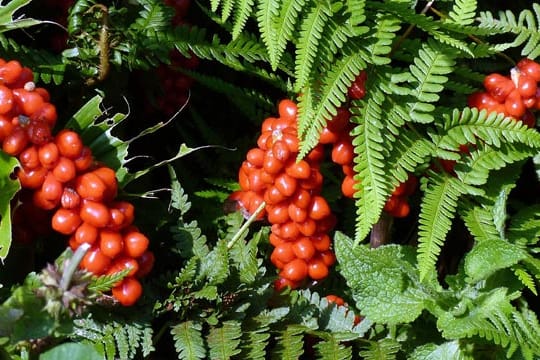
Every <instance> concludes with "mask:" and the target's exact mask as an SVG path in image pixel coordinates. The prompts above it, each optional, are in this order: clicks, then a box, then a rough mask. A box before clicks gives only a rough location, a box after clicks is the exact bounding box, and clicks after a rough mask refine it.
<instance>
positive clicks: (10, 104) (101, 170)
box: [0, 59, 154, 305]
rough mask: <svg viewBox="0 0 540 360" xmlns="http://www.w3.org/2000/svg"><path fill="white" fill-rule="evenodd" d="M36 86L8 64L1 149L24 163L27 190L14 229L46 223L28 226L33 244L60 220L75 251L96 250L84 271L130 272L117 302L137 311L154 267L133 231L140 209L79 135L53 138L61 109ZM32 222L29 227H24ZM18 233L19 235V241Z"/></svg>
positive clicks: (143, 240)
mask: <svg viewBox="0 0 540 360" xmlns="http://www.w3.org/2000/svg"><path fill="white" fill-rule="evenodd" d="M32 79H33V74H32V71H31V70H30V69H29V68H26V67H22V66H21V64H20V63H19V62H18V61H14V60H11V61H8V62H6V61H4V60H1V59H0V141H1V143H2V150H3V151H4V152H5V153H7V154H9V155H12V156H16V157H18V159H19V162H20V167H19V168H18V169H17V171H16V176H17V178H18V179H19V181H20V184H21V187H22V188H23V195H21V196H20V197H19V200H20V201H21V202H22V205H20V206H18V207H17V208H16V209H15V212H14V225H20V224H22V225H25V226H26V225H28V224H29V223H31V222H33V219H34V216H36V219H41V220H42V221H41V222H40V221H36V222H35V223H36V225H31V226H28V229H29V231H30V234H28V232H27V234H26V238H24V239H25V240H27V238H28V235H32V233H33V234H39V233H42V232H43V231H45V230H43V228H42V223H43V220H44V219H47V218H48V216H49V215H52V217H51V220H50V226H51V227H52V229H53V230H55V231H57V232H59V233H61V234H64V235H69V236H70V239H69V245H70V246H71V248H73V249H76V248H78V247H79V246H80V245H81V244H83V243H87V244H90V245H91V248H90V249H89V251H88V252H87V253H86V255H85V257H84V258H83V260H82V262H81V264H80V266H81V267H82V268H83V269H86V270H88V271H90V272H92V273H93V274H95V275H101V274H112V273H117V272H120V271H122V270H124V269H129V273H128V276H127V277H125V278H124V279H123V280H122V282H121V283H120V284H117V286H115V287H114V288H113V289H112V294H113V296H114V297H115V298H116V299H117V300H118V301H119V302H120V303H121V304H123V305H132V304H133V303H135V301H136V300H137V299H138V298H139V297H140V295H141V293H142V287H141V284H140V283H139V281H138V278H140V277H142V276H144V275H146V274H147V273H148V272H149V271H150V269H151V268H152V265H153V262H154V256H153V254H152V253H151V252H150V251H149V250H148V245H149V240H148V238H147V237H146V236H145V235H143V234H142V233H141V232H139V231H138V230H137V228H136V227H135V226H133V225H132V222H133V219H134V207H133V205H132V204H131V203H129V202H127V201H121V200H116V199H115V198H116V195H117V190H118V183H117V179H116V174H115V171H114V170H113V169H111V168H109V167H107V166H104V165H102V164H99V163H98V162H96V161H94V158H93V156H92V152H91V150H90V148H89V147H87V146H84V144H83V142H82V140H81V138H80V136H79V135H78V134H77V133H76V132H74V131H72V130H68V129H64V130H61V131H60V132H58V134H56V135H53V134H52V128H53V127H54V125H55V123H56V119H57V114H56V108H55V107H54V105H52V104H51V103H50V102H49V94H48V92H47V91H46V90H45V89H43V88H38V87H36V86H35V84H34V83H33V82H32ZM25 215H28V220H26V221H24V220H16V219H21V218H23V217H25ZM18 233H20V231H18V230H16V229H15V230H14V236H15V238H16V239H17V234H18ZM126 271H127V270H126Z"/></svg>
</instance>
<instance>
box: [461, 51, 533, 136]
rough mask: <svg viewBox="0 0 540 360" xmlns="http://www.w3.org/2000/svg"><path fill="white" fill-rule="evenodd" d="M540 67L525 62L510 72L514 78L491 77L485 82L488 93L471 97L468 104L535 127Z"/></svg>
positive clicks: (477, 93)
mask: <svg viewBox="0 0 540 360" xmlns="http://www.w3.org/2000/svg"><path fill="white" fill-rule="evenodd" d="M539 81H540V64H538V63H536V62H534V61H533V60H530V59H526V58H525V59H522V60H521V61H519V62H518V64H517V65H516V66H515V67H514V68H512V69H511V70H510V76H503V75H500V74H496V73H494V74H490V75H488V76H486V78H485V79H484V88H485V89H486V91H485V92H475V93H473V94H471V95H470V96H469V98H468V105H469V106H470V107H476V108H479V109H481V110H482V109H486V110H487V111H488V112H492V111H495V112H498V113H503V114H505V115H506V116H508V117H512V118H514V119H516V120H521V121H522V122H523V123H524V124H525V125H527V126H529V127H531V128H532V127H534V126H535V125H536V117H535V116H534V114H533V113H532V111H533V110H538V109H540V91H539V88H538V82H539Z"/></svg>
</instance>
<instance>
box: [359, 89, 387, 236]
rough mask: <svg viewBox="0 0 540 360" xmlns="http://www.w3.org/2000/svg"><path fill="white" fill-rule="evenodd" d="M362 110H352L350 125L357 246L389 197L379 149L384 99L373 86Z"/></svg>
mask: <svg viewBox="0 0 540 360" xmlns="http://www.w3.org/2000/svg"><path fill="white" fill-rule="evenodd" d="M370 88H371V89H372V91H370V92H369V94H368V96H367V98H366V99H365V104H362V105H364V107H363V108H359V107H357V106H358V105H360V106H361V103H360V102H358V105H356V104H355V103H353V105H355V106H354V107H352V108H351V113H352V114H353V116H352V117H351V121H352V122H354V123H356V125H355V128H354V130H353V131H352V136H353V146H354V151H355V154H357V156H356V157H355V163H356V164H355V166H354V170H355V172H356V176H355V180H356V181H357V182H359V183H360V186H359V189H358V190H359V191H357V192H356V195H355V196H356V197H357V199H356V208H357V222H356V239H355V240H356V243H359V242H360V241H362V240H363V239H364V238H365V237H366V236H367V234H368V233H369V231H370V229H371V226H372V225H373V224H375V223H376V222H377V220H378V218H379V215H380V213H381V211H382V208H383V206H384V203H385V202H386V198H387V196H388V195H389V194H390V188H389V187H390V185H389V184H388V180H387V179H388V177H387V175H386V174H385V171H384V158H385V156H384V155H385V149H384V148H383V146H382V142H383V139H382V129H383V127H384V124H383V122H382V119H383V115H382V108H381V104H382V102H383V99H384V95H383V94H382V92H381V91H380V90H378V89H377V87H376V85H375V86H373V85H372V86H371V87H370Z"/></svg>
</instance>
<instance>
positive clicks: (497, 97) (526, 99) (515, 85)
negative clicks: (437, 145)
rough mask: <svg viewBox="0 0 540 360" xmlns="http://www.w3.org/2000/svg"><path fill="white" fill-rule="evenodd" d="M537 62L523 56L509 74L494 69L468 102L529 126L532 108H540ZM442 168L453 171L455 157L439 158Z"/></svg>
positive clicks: (463, 148)
mask: <svg viewBox="0 0 540 360" xmlns="http://www.w3.org/2000/svg"><path fill="white" fill-rule="evenodd" d="M539 81H540V64H538V63H536V62H534V61H533V60H530V59H527V58H525V59H522V60H521V61H519V62H518V64H517V65H516V66H515V67H514V68H512V69H511V70H510V75H509V76H504V75H501V74H497V73H493V74H489V75H488V76H486V77H485V79H484V89H485V90H486V91H478V92H474V93H472V94H471V95H469V97H468V99H467V105H468V106H470V107H473V108H478V109H480V110H486V111H487V112H497V113H502V114H504V115H505V116H507V117H511V118H513V119H515V120H516V121H518V120H520V121H521V122H522V123H523V124H525V125H526V126H528V127H530V128H534V127H535V126H536V116H535V115H534V113H533V111H534V110H538V109H540V88H539V87H538V82H539ZM471 146H473V145H470V144H462V145H460V147H459V152H460V153H462V154H468V153H469V152H470V150H471V148H470V147H471ZM438 162H439V163H440V165H441V166H442V168H443V169H444V170H445V171H446V172H448V173H450V174H455V172H454V167H455V165H456V161H455V160H447V159H439V160H438Z"/></svg>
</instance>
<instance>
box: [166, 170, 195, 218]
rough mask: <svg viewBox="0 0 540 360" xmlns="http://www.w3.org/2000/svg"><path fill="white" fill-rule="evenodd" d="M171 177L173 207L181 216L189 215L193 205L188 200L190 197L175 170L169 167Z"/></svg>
mask: <svg viewBox="0 0 540 360" xmlns="http://www.w3.org/2000/svg"><path fill="white" fill-rule="evenodd" d="M168 169H169V176H170V177H171V206H172V207H173V208H174V209H176V210H179V211H180V216H181V217H182V216H184V215H185V214H187V212H188V211H189V209H191V203H190V202H189V200H188V196H187V194H186V193H185V191H184V188H183V187H182V185H181V184H180V181H178V177H177V176H176V172H175V171H174V169H173V168H172V167H171V166H169V167H168Z"/></svg>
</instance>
